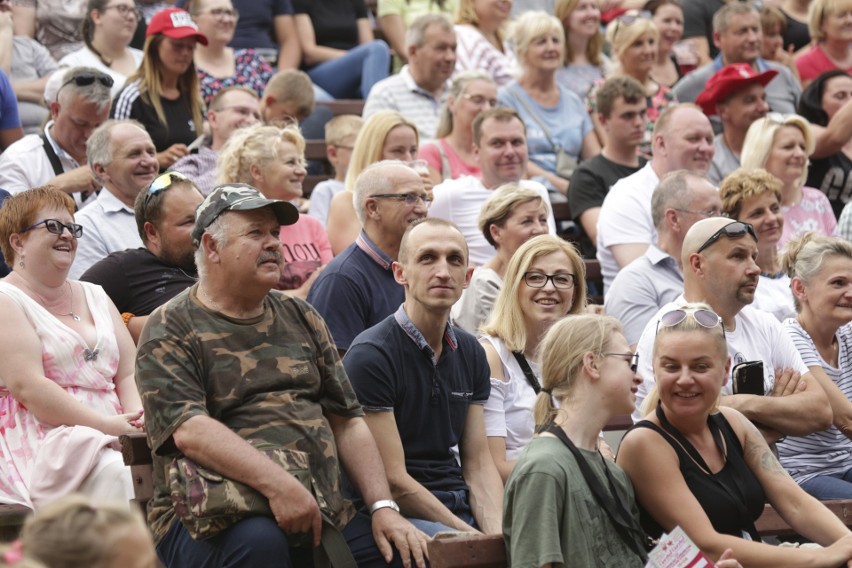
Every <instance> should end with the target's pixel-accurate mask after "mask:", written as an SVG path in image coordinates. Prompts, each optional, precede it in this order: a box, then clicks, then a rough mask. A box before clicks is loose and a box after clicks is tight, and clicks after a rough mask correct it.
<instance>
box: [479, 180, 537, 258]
mask: <svg viewBox="0 0 852 568" xmlns="http://www.w3.org/2000/svg"><path fill="white" fill-rule="evenodd" d="M535 200H538V201H539V202H541V203H542V204H544V202H543V200H542V199H541V194H539V193H538V192H537V191H535V190H534V189H526V188H523V187H521V186H519V185H518V184H516V183H506V184H503V185H501V186H500V187H498V188H497V189H495V190H494V192H493V193H491V195H490V196H488V199H486V200H485V203H483V204H482V208H481V209H480V210H479V222H478V226H479V230H480V231H482V235H483V236H484V237H485V240H486V241H488V243H489V244H490V245H491V246H493V247H494V248H497V246H498V245H497V243H495V242H494V237H492V236H491V225H497V226H498V227H502V226H503V224H504V223H505V222H506V220H507V219H508V218H509V217H511V216H512V211H513V210H514V209H515V206H516V205H521V204H522V203H526V202H528V201H535Z"/></svg>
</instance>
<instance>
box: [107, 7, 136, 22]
mask: <svg viewBox="0 0 852 568" xmlns="http://www.w3.org/2000/svg"><path fill="white" fill-rule="evenodd" d="M107 10H115V11H116V12H118V13H119V15H120V16H122V17H124V18H126V17H127V16H133V17H134V18H136V19H137V20H141V19H142V11H141V10H140V9H139V8H137V7H136V6H128V5H127V4H114V5H112V6H104V9H103V11H104V12H106V11H107Z"/></svg>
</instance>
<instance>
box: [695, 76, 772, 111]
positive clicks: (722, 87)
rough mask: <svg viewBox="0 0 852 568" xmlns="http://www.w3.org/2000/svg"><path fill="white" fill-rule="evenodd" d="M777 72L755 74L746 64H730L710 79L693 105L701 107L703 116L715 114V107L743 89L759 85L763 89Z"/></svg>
mask: <svg viewBox="0 0 852 568" xmlns="http://www.w3.org/2000/svg"><path fill="white" fill-rule="evenodd" d="M777 74H778V71H776V70H775V69H769V70H767V71H764V72H763V73H755V72H754V69H752V68H751V65H749V64H748V63H732V64H730V65H727V66H725V67H723V68H722V69H719V70H718V71H716V73H715V74H714V75H713V76H712V77H710V80H709V81H707V84H706V85H705V86H704V90H703V91H701V94H700V95H698V97H697V98H696V99H695V104H697V105H698V106H700V107H701V110H703V111H704V114H706V115H707V116H712V115H714V114H716V105H717V104H719V103H721V102H723V101H724V100H725V99H727V98H728V97H729V96H731V95H732V94H733V93H734V92H736V91H739V90H740V89H742V88H743V87H747V86H748V85H753V84H754V83H759V84H761V85H763V86H764V87H765V86H766V85H767V84H768V83H769V82H770V81H771V80H772V79H774V78H775V76H776V75H777Z"/></svg>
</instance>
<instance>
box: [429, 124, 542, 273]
mask: <svg viewBox="0 0 852 568" xmlns="http://www.w3.org/2000/svg"><path fill="white" fill-rule="evenodd" d="M473 152H474V155H475V157H476V161H477V162H478V164H479V167H480V175H481V176H482V177H481V179H480V178H475V177H473V176H465V177H462V178H459V179H455V180H447V181H445V182H444V183H442V184H439V185H436V186H435V187H434V188H433V189H432V197H433V198H434V201H433V202H432V207H430V208H429V216H430V217H439V218H441V219H446V220H447V221H452V222H453V223H455V224H456V226H457V227H458V228H459V230H460V231H461V232H462V234H463V235H464V238H465V240H467V246H468V248H469V249H470V263H471V264H472V265H474V266H481V265H483V264H485V263H486V262H488V261H489V260H490V259H491V258H492V257H493V256H494V255H495V254H496V251H495V250H494V247H493V246H492V245H491V244H490V243H489V242H488V241H487V240H485V235H483V234H482V231H480V230H479V211H480V209H481V208H482V204H483V203H484V202H485V200H486V199H488V197H489V196H490V195H491V193H492V192H493V191H494V190H495V189H497V188H498V187H500V186H501V185H503V184H506V183H517V184H519V185H521V186H522V187H526V188H529V189H533V190H535V191H537V192H539V194H541V198H542V200H543V201H544V203H546V204H547V215H548V217H547V226H548V230H549V232H550V234H555V233H556V222H555V221H554V219H553V210H552V209H551V207H550V198H549V197H548V195H547V189H545V187H544V186H543V185H541V184H540V183H538V182H535V181H531V180H525V179H523V177H524V176H525V175H526V172H527V160H528V154H527V135H526V127H525V126H524V122H523V121H522V120H521V118H520V117H519V116H518V113H516V112H515V111H514V110H512V109H510V108H506V107H497V108H492V109H489V110H487V111H485V112H482V113H480V114H479V115H478V116H477V117H476V118H475V119H474V121H473Z"/></svg>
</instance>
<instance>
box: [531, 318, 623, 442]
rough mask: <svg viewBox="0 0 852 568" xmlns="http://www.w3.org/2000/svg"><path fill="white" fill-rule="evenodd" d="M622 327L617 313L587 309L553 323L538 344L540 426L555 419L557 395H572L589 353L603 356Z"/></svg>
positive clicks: (537, 411)
mask: <svg viewBox="0 0 852 568" xmlns="http://www.w3.org/2000/svg"><path fill="white" fill-rule="evenodd" d="M621 331H622V327H621V322H619V321H618V320H617V319H615V318H614V317H610V316H601V315H595V314H585V313H584V314H578V315H575V316H571V317H569V318H562V319H561V320H559V321H558V322H556V323H555V324H553V326H551V328H550V329H549V330H548V331H547V333H546V334H545V336H544V339H543V340H542V342H541V345H539V348H538V352H539V361H541V386H542V391H541V392H540V393H538V397H536V400H535V407H534V408H533V416H534V418H535V424H536V427H538V428H541V427H542V426H545V425H547V424H548V423H549V422H551V421H552V420H553V418H554V416H555V415H556V410H557V409H556V407H555V406H554V404H553V399H554V398H555V399H557V400H558V399H563V398H566V397H567V396H569V395H570V393H571V391H572V390H573V388H574V385H575V384H576V382H577V377H578V376H579V375H580V373H581V371H582V369H583V357H584V356H585V355H586V353H592V354H594V355H595V357H598V358H600V357H601V356H602V354H603V353H604V351H605V350H606V349H607V346H608V345H609V343H610V341H611V339H612V336H613V334H615V333H621ZM545 389H546V390H547V391H548V392H545Z"/></svg>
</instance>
